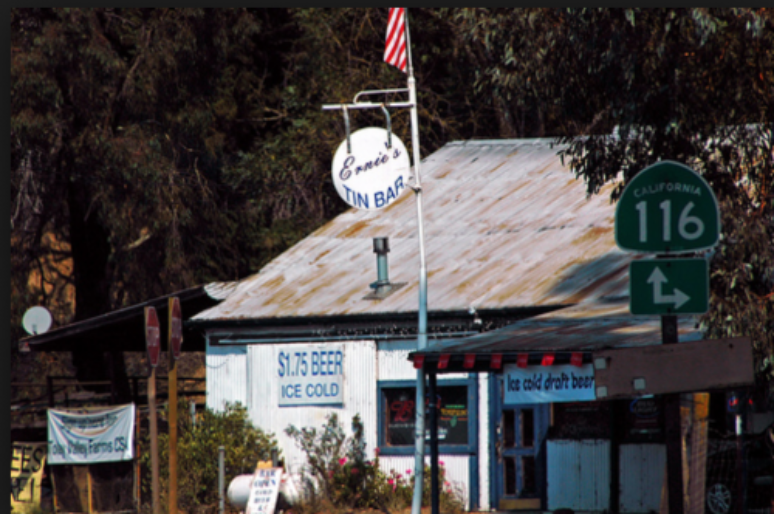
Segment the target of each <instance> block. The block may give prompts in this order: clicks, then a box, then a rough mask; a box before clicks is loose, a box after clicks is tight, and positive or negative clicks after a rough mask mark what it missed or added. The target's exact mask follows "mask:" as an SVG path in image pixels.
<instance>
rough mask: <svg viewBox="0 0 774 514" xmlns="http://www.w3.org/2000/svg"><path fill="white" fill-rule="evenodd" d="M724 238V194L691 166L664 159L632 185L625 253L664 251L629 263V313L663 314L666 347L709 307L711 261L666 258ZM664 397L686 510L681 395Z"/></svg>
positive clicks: (618, 233)
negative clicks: (682, 324)
mask: <svg viewBox="0 0 774 514" xmlns="http://www.w3.org/2000/svg"><path fill="white" fill-rule="evenodd" d="M719 236H720V214H719V210H718V201H717V198H715V194H714V193H713V192H712V188H710V186H709V184H708V183H707V182H706V181H705V180H704V179H703V178H702V177H701V176H700V175H699V174H698V173H696V172H695V171H693V170H692V169H691V168H689V167H688V166H686V165H684V164H682V163H679V162H675V161H668V160H665V161H660V162H657V163H656V164H653V165H652V166H649V167H647V168H645V169H644V170H642V171H641V172H640V173H639V174H638V175H637V176H636V177H634V178H633V179H632V181H631V182H629V184H627V186H626V187H625V188H624V190H623V193H622V194H621V198H620V200H618V205H617V206H616V210H615V242H616V244H617V245H618V247H619V248H621V249H622V250H629V251H634V252H651V253H660V254H661V255H659V256H658V257H659V259H658V260H651V261H639V262H638V261H634V262H632V263H631V265H630V266H629V281H630V283H629V289H630V293H629V301H630V304H629V310H630V311H631V313H632V314H662V316H661V337H662V343H663V344H665V345H671V344H677V342H678V341H677V314H701V313H704V312H706V311H707V309H708V308H709V271H708V266H707V262H706V261H705V260H704V259H665V257H670V256H671V254H676V253H677V254H679V253H687V252H695V251H699V250H706V249H709V248H712V247H713V246H715V245H716V244H717V242H718V239H719ZM664 396H665V401H666V405H665V409H664V412H665V418H666V421H665V423H666V447H667V481H668V496H669V499H668V503H669V513H670V514H682V513H683V510H684V505H683V503H684V502H683V466H682V459H683V455H682V433H681V426H680V393H668V394H666V395H664Z"/></svg>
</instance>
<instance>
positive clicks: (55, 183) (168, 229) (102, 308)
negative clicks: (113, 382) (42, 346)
mask: <svg viewBox="0 0 774 514" xmlns="http://www.w3.org/2000/svg"><path fill="white" fill-rule="evenodd" d="M262 13H263V12H262V11H258V12H257V13H251V12H248V11H246V10H244V9H236V10H232V9H224V10H220V9H216V10H213V11H205V10H201V9H181V10H174V9H110V8H108V9H89V10H86V9H83V10H82V9H64V8H63V9H13V10H12V13H11V33H12V41H11V61H12V62H11V78H12V86H11V165H12V180H11V201H12V218H11V229H12V237H11V239H12V245H13V252H12V269H13V279H12V291H14V292H13V293H12V299H14V294H16V295H17V296H16V297H15V298H16V299H17V300H23V299H29V297H30V296H32V297H37V299H38V301H39V302H42V303H47V298H46V296H47V292H46V290H45V289H38V290H33V291H32V292H30V291H29V289H28V287H27V285H28V284H27V280H28V276H29V273H30V271H31V270H32V269H34V268H35V267H42V264H41V263H42V262H43V261H44V260H45V259H47V258H48V256H50V255H54V256H56V257H57V258H60V259H68V260H69V262H71V263H72V274H71V275H62V276H60V277H55V280H67V281H71V282H72V284H73V286H74V287H73V289H74V302H75V307H74V316H73V318H72V319H74V320H76V321H77V320H82V319H86V318H90V317H93V316H96V315H98V314H102V313H104V312H107V311H109V310H111V309H114V308H118V307H121V306H125V305H128V304H131V303H136V302H138V301H140V300H143V299H147V298H149V297H154V296H160V295H162V294H166V293H168V292H170V291H175V290H178V289H181V288H184V287H190V286H192V285H195V284H196V283H199V282H200V281H205V280H213V279H221V280H222V279H228V278H237V277H239V276H241V275H242V274H244V273H245V272H247V270H248V269H249V263H250V260H249V259H240V258H238V257H235V256H237V255H256V254H258V255H259V257H258V258H259V259H261V258H262V259H266V258H267V257H266V255H265V254H262V252H261V251H260V250H262V248H261V245H260V242H255V241H246V240H243V239H240V238H239V237H238V234H239V233H240V229H241V228H242V227H244V226H246V225H247V226H249V225H250V224H253V223H259V224H260V223H261V222H262V221H263V220H262V219H261V218H262V217H263V216H265V215H266V213H265V212H261V211H259V210H257V209H255V207H254V206H253V205H251V204H250V202H249V201H248V199H246V198H245V197H244V195H242V194H241V192H239V191H237V190H234V188H233V187H232V185H231V184H229V183H228V182H227V181H226V180H225V179H224V172H223V161H224V158H225V157H226V156H227V155H229V154H231V153H233V152H236V151H238V150H239V149H240V148H246V147H248V146H249V144H250V143H251V142H252V139H253V138H254V137H255V134H256V127H258V128H261V127H263V126H264V125H265V124H266V122H265V121H264V118H265V115H266V110H267V105H266V101H265V97H264V96H263V95H261V94H260V91H261V90H262V89H263V88H264V87H266V85H268V84H270V83H271V80H272V79H274V80H276V75H277V74H278V73H277V72H278V70H280V69H281V63H280V62H279V59H278V57H277V55H279V52H278V51H274V50H277V49H278V47H280V48H281V46H282V45H283V44H284V43H285V42H284V40H283V38H282V37H277V32H280V33H281V32H282V31H283V28H284V26H283V25H282V23H279V24H278V25H279V26H278V27H276V26H275V25H274V23H268V20H267V18H266V17H265V16H263V17H262V16H260V15H261V14H262ZM263 14H265V13H263ZM272 21H273V22H278V21H280V22H281V19H280V18H279V17H277V18H274V19H273V20H272ZM51 241H55V242H57V243H58V244H59V247H58V248H54V247H53V246H52V243H51ZM256 247H258V248H257V250H258V251H255V252H251V251H250V250H256ZM41 273H43V272H41ZM27 305H28V304H27ZM27 305H24V304H22V303H21V302H17V303H15V308H16V309H17V310H21V309H23V308H24V307H26V306H27ZM58 314H59V316H58V317H59V320H60V322H62V321H65V320H67V318H68V314H69V313H68V312H67V309H66V308H65V309H62V310H61V311H60V312H59V313H58ZM16 315H17V316H18V312H17V313H16ZM16 319H18V318H16ZM89 355H91V354H90V353H89V352H76V354H75V355H74V356H73V358H74V361H75V363H76V365H77V366H78V368H79V371H80V372H81V376H82V377H83V378H94V376H92V377H90V376H89V371H88V370H91V372H92V373H95V374H99V373H104V369H105V366H104V365H103V364H102V362H101V360H102V359H101V357H102V356H99V355H98V356H96V359H93V358H90V357H89ZM115 357H116V358H115V359H114V362H115V363H116V370H117V371H119V372H120V371H121V370H122V369H123V366H122V358H121V355H120V354H118V355H116V356H115Z"/></svg>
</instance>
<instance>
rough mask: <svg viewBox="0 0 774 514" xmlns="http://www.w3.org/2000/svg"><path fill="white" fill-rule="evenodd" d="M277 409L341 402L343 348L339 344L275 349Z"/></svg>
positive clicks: (342, 397)
mask: <svg viewBox="0 0 774 514" xmlns="http://www.w3.org/2000/svg"><path fill="white" fill-rule="evenodd" d="M275 362H276V363H277V383H278V384H279V401H278V404H279V406H280V407H292V406H297V405H341V404H343V403H344V347H343V345H341V344H319V345H296V344H288V345H282V346H277V347H276V360H275Z"/></svg>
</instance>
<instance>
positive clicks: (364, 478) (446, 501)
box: [285, 413, 464, 514]
mask: <svg viewBox="0 0 774 514" xmlns="http://www.w3.org/2000/svg"><path fill="white" fill-rule="evenodd" d="M326 419H327V421H326V424H325V425H323V427H322V429H321V430H320V431H318V430H317V429H316V428H301V429H300V430H299V429H298V428H296V427H295V426H293V425H290V426H289V427H288V428H287V429H285V433H286V434H287V435H288V436H289V437H292V438H293V439H294V440H295V443H296V445H298V447H299V448H300V449H301V450H302V451H303V452H304V453H305V454H306V458H307V469H306V474H305V476H306V477H308V478H311V479H310V480H308V481H307V482H306V483H305V484H304V492H305V500H306V504H305V505H297V506H294V511H295V512H297V514H304V513H306V512H310V513H314V512H319V511H320V510H326V511H341V510H346V511H351V510H352V509H378V510H381V511H383V512H388V513H389V512H395V511H401V510H404V509H407V508H409V507H411V502H412V498H413V494H414V486H413V484H414V477H413V476H411V471H410V470H408V471H406V472H405V474H401V473H398V472H396V471H395V470H391V471H390V473H389V474H385V473H384V472H382V471H381V469H380V467H379V453H378V450H377V451H375V452H374V453H375V456H374V458H373V459H367V455H366V444H365V440H364V435H363V424H362V422H361V421H360V416H359V415H356V416H355V417H354V418H353V419H352V436H351V437H347V436H346V434H345V433H344V430H343V429H342V428H341V426H340V425H339V421H338V416H337V415H336V413H332V414H329V415H328V417H327V418H326ZM445 476H446V473H445V469H444V468H443V466H441V467H440V471H439V482H440V484H441V485H442V487H441V492H440V506H441V508H442V510H443V512H445V513H450V512H461V511H463V510H464V506H463V502H462V500H461V499H460V498H461V497H462V496H461V495H460V494H459V491H457V490H455V489H453V488H452V487H451V484H449V483H448V482H446V481H445ZM422 503H423V505H424V506H429V505H430V468H429V467H425V470H424V477H423V502H422Z"/></svg>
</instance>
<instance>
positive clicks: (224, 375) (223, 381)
mask: <svg viewBox="0 0 774 514" xmlns="http://www.w3.org/2000/svg"><path fill="white" fill-rule="evenodd" d="M205 359H206V360H205V362H206V365H207V408H208V409H210V410H214V411H220V410H223V408H224V406H225V403H226V402H231V403H234V402H240V403H241V404H242V405H244V406H247V405H248V403H249V402H248V394H249V393H248V390H249V388H248V383H247V382H248V377H247V349H246V348H245V347H244V346H241V345H240V346H211V345H210V344H209V341H208V342H207V355H206V357H205Z"/></svg>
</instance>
